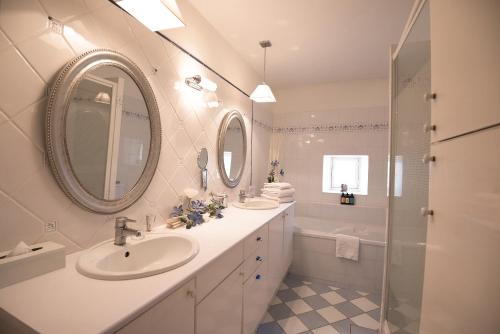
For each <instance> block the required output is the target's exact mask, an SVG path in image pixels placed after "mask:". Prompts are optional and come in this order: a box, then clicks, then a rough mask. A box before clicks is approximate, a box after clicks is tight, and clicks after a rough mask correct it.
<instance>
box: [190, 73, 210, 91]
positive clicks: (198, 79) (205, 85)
mask: <svg viewBox="0 0 500 334" xmlns="http://www.w3.org/2000/svg"><path fill="white" fill-rule="evenodd" d="M184 82H185V83H186V85H188V86H189V87H191V88H194V89H196V90H200V91H201V90H203V89H206V90H208V91H210V92H215V91H216V90H217V84H216V83H215V82H213V81H211V80H208V79H207V78H205V77H202V76H201V75H195V76H193V77H189V78H186V80H184Z"/></svg>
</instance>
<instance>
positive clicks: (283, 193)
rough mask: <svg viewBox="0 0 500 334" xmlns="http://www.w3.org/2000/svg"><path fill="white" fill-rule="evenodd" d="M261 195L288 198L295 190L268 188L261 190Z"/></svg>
mask: <svg viewBox="0 0 500 334" xmlns="http://www.w3.org/2000/svg"><path fill="white" fill-rule="evenodd" d="M260 191H261V192H262V193H263V194H266V195H269V196H273V197H289V196H293V194H295V189H294V188H290V189H270V188H262V189H261V190H260Z"/></svg>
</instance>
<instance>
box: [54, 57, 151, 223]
mask: <svg viewBox="0 0 500 334" xmlns="http://www.w3.org/2000/svg"><path fill="white" fill-rule="evenodd" d="M45 133H46V147H47V153H48V156H49V162H50V166H51V169H52V173H53V174H54V176H55V178H56V180H57V182H58V184H59V186H60V187H61V189H62V190H63V191H64V193H65V194H66V195H67V196H68V197H69V198H70V199H71V200H72V201H73V202H75V203H76V204H78V205H79V206H80V207H82V208H84V209H86V210H89V211H92V212H96V213H101V214H110V213H115V212H118V211H121V210H123V209H125V208H127V207H129V206H130V205H132V204H133V203H134V202H135V201H137V200H138V199H139V198H140V196H141V195H142V194H143V193H144V191H145V190H146V189H147V187H148V186H149V183H150V182H151V179H152V178H153V175H154V173H155V170H156V166H157V164H158V159H159V156H160V145H161V128H160V115H159V111H158V106H157V104H156V99H155V96H154V94H153V90H152V89H151V87H150V85H149V83H148V81H147V79H146V77H145V75H144V74H143V73H142V71H141V70H140V69H139V68H138V67H137V66H136V65H135V64H134V63H133V62H132V61H131V60H129V59H128V58H126V57H125V56H123V55H121V54H119V53H117V52H114V51H109V50H94V51H90V52H87V53H85V54H83V55H81V56H79V57H77V58H75V59H73V60H72V61H70V62H69V63H68V65H66V66H65V67H64V68H63V69H62V70H61V72H60V73H59V75H58V77H57V79H56V81H55V83H54V85H53V86H52V88H51V92H50V97H49V103H48V107H47V115H46V131H45Z"/></svg>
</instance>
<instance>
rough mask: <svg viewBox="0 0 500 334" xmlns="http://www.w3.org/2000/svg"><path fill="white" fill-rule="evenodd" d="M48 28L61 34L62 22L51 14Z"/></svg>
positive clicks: (62, 29)
mask: <svg viewBox="0 0 500 334" xmlns="http://www.w3.org/2000/svg"><path fill="white" fill-rule="evenodd" d="M49 28H50V30H52V31H53V32H55V33H56V34H59V35H62V34H63V33H64V24H63V23H62V22H59V21H58V20H56V19H55V18H53V17H51V16H49Z"/></svg>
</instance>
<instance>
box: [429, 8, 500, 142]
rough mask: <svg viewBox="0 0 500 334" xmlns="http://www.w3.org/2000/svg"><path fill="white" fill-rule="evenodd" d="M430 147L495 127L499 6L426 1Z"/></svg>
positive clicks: (499, 102)
mask: <svg viewBox="0 0 500 334" xmlns="http://www.w3.org/2000/svg"><path fill="white" fill-rule="evenodd" d="M430 6H431V7H430V9H431V11H430V12H431V16H430V17H431V25H430V26H431V72H432V79H431V80H432V90H433V91H434V92H435V93H436V94H437V99H436V100H435V101H433V102H432V123H433V124H435V125H436V126H437V130H436V131H434V133H433V135H432V141H433V142H436V141H439V140H442V139H446V138H450V137H453V136H456V135H459V134H463V133H466V132H469V131H472V130H476V129H480V128H483V127H486V126H489V125H493V124H497V123H500V94H499V93H498V87H500V38H499V35H498V34H499V31H500V1H498V0H474V1H470V0H439V1H430Z"/></svg>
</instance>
